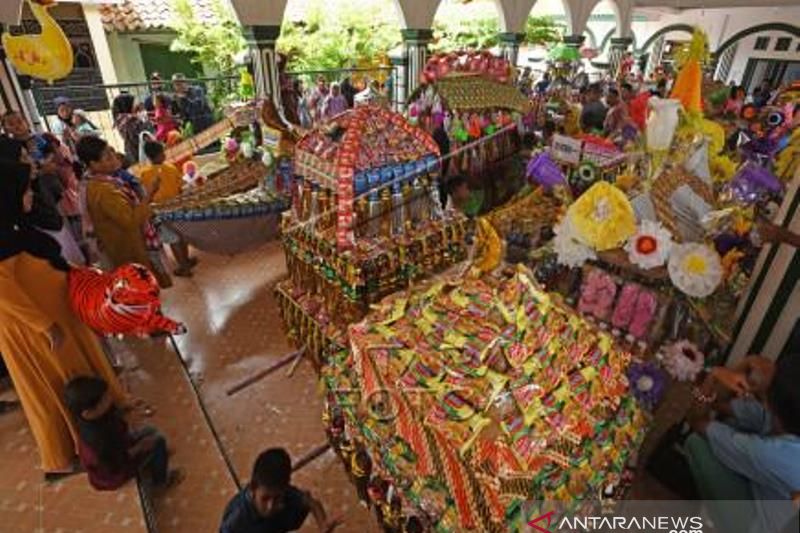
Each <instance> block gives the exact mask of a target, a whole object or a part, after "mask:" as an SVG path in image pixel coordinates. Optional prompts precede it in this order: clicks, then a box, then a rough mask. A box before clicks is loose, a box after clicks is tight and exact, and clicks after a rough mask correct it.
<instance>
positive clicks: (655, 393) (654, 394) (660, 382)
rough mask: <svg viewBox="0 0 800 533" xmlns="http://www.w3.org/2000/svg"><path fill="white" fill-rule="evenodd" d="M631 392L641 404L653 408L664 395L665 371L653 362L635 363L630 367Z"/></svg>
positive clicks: (629, 381)
mask: <svg viewBox="0 0 800 533" xmlns="http://www.w3.org/2000/svg"><path fill="white" fill-rule="evenodd" d="M628 383H630V387H631V394H633V397H634V398H636V401H638V402H639V403H640V404H642V405H643V406H644V407H646V408H648V409H653V408H654V407H655V406H656V405H658V402H660V401H661V398H662V396H664V385H665V377H664V372H662V371H661V369H660V368H658V366H656V365H655V364H653V363H650V362H647V363H633V364H631V366H630V367H628Z"/></svg>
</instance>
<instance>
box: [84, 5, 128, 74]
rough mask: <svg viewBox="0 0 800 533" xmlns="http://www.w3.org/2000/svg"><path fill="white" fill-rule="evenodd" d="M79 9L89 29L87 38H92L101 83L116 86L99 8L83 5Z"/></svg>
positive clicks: (111, 58) (112, 63) (112, 61)
mask: <svg viewBox="0 0 800 533" xmlns="http://www.w3.org/2000/svg"><path fill="white" fill-rule="evenodd" d="M81 7H82V8H83V16H84V18H86V26H88V27H89V36H90V37H91V38H92V47H93V48H94V55H95V57H96V58H97V65H98V66H99V67H100V75H101V76H102V77H103V83H104V84H105V85H114V84H117V83H119V79H118V77H117V71H116V69H115V67H114V57H113V56H112V55H111V47H110V46H109V45H108V37H107V36H106V30H105V28H104V27H103V19H102V17H101V16H100V9H99V6H97V5H94V4H83V5H81Z"/></svg>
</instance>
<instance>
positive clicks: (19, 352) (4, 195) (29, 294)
mask: <svg viewBox="0 0 800 533" xmlns="http://www.w3.org/2000/svg"><path fill="white" fill-rule="evenodd" d="M0 176H2V178H3V179H0V353H2V354H3V359H4V360H5V363H6V366H7V367H8V371H9V374H10V375H11V380H12V381H13V383H14V387H15V389H16V391H17V395H18V396H19V399H20V403H21V404H22V408H23V410H24V412H25V416H26V418H27V420H28V424H29V425H30V428H31V432H32V433H33V437H34V440H35V441H36V443H37V445H38V447H39V454H40V457H41V461H42V465H41V466H42V469H43V470H44V471H45V474H46V475H47V474H58V473H64V472H69V471H72V469H73V464H74V458H75V449H76V448H75V443H76V440H75V439H76V432H75V428H74V424H73V421H72V419H71V416H70V414H69V411H68V410H67V407H66V405H65V404H64V400H63V394H64V387H65V385H66V383H67V382H68V381H69V380H70V379H71V378H73V377H75V376H79V375H96V376H99V377H102V378H103V379H104V380H106V381H107V382H108V383H109V385H110V390H111V393H112V396H113V398H114V400H115V401H116V402H118V403H119V404H120V405H121V404H122V403H123V401H124V394H123V391H122V388H121V386H120V384H119V382H118V381H117V378H116V376H115V375H114V371H113V369H112V368H111V365H110V364H109V362H108V359H107V358H106V356H105V354H104V353H103V351H102V350H101V348H100V344H99V343H98V340H97V337H96V336H95V335H94V333H92V331H91V330H90V329H89V328H88V327H86V326H85V325H84V324H83V323H81V322H80V321H79V320H78V318H77V317H76V316H75V314H74V313H73V312H72V309H71V308H70V304H69V297H68V293H67V276H66V274H67V271H68V270H69V268H70V266H69V265H68V264H67V262H66V261H65V260H64V258H63V257H62V256H61V251H60V247H59V245H58V243H57V242H56V241H55V240H53V239H52V238H51V237H49V236H48V235H46V234H44V233H42V232H41V231H39V230H37V229H36V228H34V227H33V226H32V225H31V224H30V223H29V221H28V220H27V213H28V212H29V211H30V210H31V208H32V206H33V193H32V191H31V187H30V182H31V167H30V165H28V164H27V163H26V162H21V161H15V160H9V159H0Z"/></svg>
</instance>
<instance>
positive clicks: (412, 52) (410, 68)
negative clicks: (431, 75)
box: [400, 28, 433, 96]
mask: <svg viewBox="0 0 800 533" xmlns="http://www.w3.org/2000/svg"><path fill="white" fill-rule="evenodd" d="M400 33H401V35H402V36H403V49H404V51H405V57H406V69H405V70H406V74H405V82H406V83H405V86H406V87H405V88H406V95H407V96H410V95H411V93H413V92H414V90H416V88H417V87H419V78H420V74H421V73H422V69H423V68H424V67H425V62H426V61H427V60H428V45H429V44H430V42H431V41H432V40H433V30H432V29H430V28H418V29H412V28H406V29H404V30H400Z"/></svg>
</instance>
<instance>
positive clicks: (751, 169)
mask: <svg viewBox="0 0 800 533" xmlns="http://www.w3.org/2000/svg"><path fill="white" fill-rule="evenodd" d="M726 187H727V188H728V190H730V192H731V193H732V195H733V197H734V198H735V199H736V200H738V201H740V202H742V203H746V204H752V203H755V202H757V201H758V200H759V199H761V198H762V197H764V196H770V195H773V194H779V193H780V192H781V190H782V189H783V185H782V184H781V181H780V180H779V179H778V178H777V177H775V175H774V174H773V173H772V172H770V171H769V170H767V169H766V168H764V167H762V166H759V165H757V164H755V163H753V162H752V161H750V162H748V163H747V164H745V165H744V166H743V167H742V168H741V169H739V172H737V173H736V175H735V176H734V177H733V179H731V181H730V182H728V184H727V185H726Z"/></svg>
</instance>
